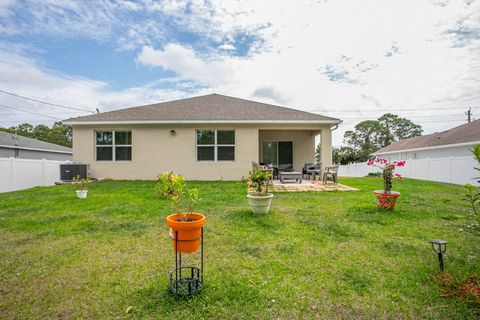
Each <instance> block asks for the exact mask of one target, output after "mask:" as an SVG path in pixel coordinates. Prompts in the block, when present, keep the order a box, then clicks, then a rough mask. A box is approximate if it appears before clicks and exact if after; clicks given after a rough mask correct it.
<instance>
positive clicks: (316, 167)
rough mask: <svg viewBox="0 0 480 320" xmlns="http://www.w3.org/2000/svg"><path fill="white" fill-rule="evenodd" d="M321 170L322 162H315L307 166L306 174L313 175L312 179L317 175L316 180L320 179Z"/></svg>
mask: <svg viewBox="0 0 480 320" xmlns="http://www.w3.org/2000/svg"><path fill="white" fill-rule="evenodd" d="M321 171H322V163H321V162H315V163H314V164H312V165H311V166H309V167H308V168H307V176H308V177H310V176H312V175H313V180H315V177H316V176H317V175H318V180H320V176H321V175H320V174H321Z"/></svg>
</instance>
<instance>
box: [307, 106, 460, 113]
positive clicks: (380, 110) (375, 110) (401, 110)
mask: <svg viewBox="0 0 480 320" xmlns="http://www.w3.org/2000/svg"><path fill="white" fill-rule="evenodd" d="M425 110H435V111H436V110H459V111H460V110H461V109H460V108H457V107H448V108H425V109H420V108H418V109H392V108H390V109H369V110H361V109H359V110H338V111H332V110H331V109H330V110H321V109H313V110H305V111H307V112H327V113H328V112H337V113H341V112H377V111H378V112H384V111H392V112H403V111H425Z"/></svg>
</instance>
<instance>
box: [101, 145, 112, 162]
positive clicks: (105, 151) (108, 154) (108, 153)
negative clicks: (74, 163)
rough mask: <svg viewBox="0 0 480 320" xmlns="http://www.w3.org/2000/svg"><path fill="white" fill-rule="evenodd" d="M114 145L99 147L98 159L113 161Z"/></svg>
mask: <svg viewBox="0 0 480 320" xmlns="http://www.w3.org/2000/svg"><path fill="white" fill-rule="evenodd" d="M112 151H113V147H97V160H98V161H112V160H113V152H112Z"/></svg>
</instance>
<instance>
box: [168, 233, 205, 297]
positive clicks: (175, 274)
mask: <svg viewBox="0 0 480 320" xmlns="http://www.w3.org/2000/svg"><path fill="white" fill-rule="evenodd" d="M196 240H198V238H197V239H196ZM183 241H195V240H178V231H175V269H173V270H172V271H171V272H170V290H171V291H172V292H173V293H174V294H176V295H179V296H190V295H192V294H195V293H199V292H200V291H201V290H202V287H203V228H202V234H201V236H200V268H197V267H193V266H183V265H182V253H181V252H178V251H177V248H178V243H179V242H183Z"/></svg>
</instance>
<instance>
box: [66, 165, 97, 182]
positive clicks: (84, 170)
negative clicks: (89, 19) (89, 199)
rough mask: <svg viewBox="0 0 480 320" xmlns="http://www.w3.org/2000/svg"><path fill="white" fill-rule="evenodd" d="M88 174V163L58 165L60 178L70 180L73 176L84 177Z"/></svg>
mask: <svg viewBox="0 0 480 320" xmlns="http://www.w3.org/2000/svg"><path fill="white" fill-rule="evenodd" d="M89 175H90V165H88V164H81V163H69V164H61V165H60V180H62V181H72V180H73V178H74V177H76V176H80V178H84V179H86V178H87V177H88V176H89Z"/></svg>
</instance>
